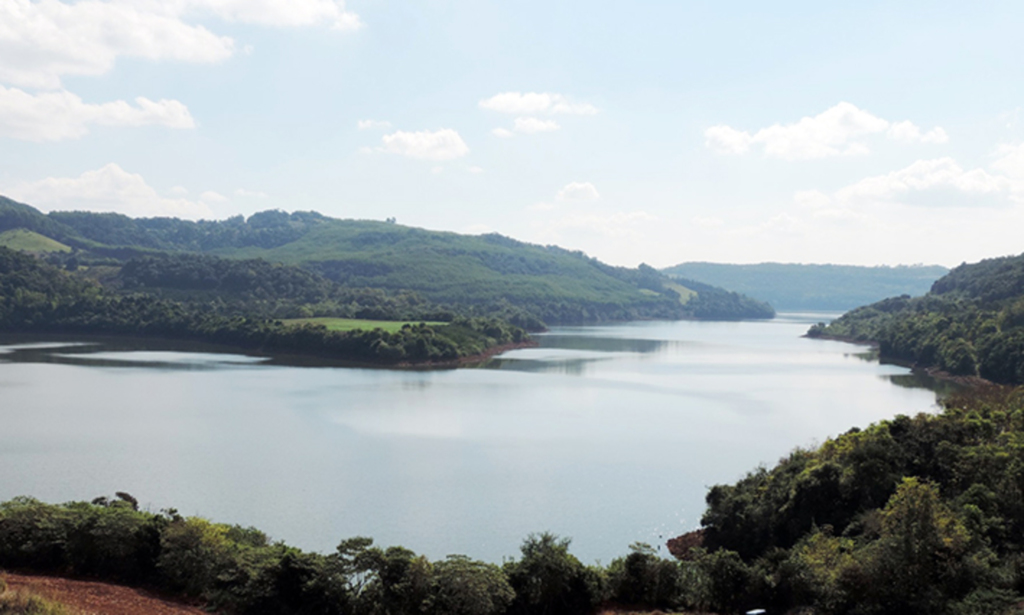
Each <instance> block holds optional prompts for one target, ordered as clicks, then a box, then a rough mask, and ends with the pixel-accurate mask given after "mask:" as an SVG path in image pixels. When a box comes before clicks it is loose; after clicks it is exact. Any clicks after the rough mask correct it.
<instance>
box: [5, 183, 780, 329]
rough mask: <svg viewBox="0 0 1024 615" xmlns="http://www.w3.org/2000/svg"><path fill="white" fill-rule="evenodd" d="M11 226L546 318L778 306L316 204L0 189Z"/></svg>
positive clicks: (125, 255)
mask: <svg viewBox="0 0 1024 615" xmlns="http://www.w3.org/2000/svg"><path fill="white" fill-rule="evenodd" d="M10 229H24V230H27V231H31V232H34V233H37V234H40V235H43V236H45V237H49V238H51V239H53V240H55V241H59V242H61V243H63V244H66V245H68V246H71V247H72V248H74V249H75V250H76V253H75V254H73V255H70V256H64V257H59V258H60V259H63V260H54V261H53V262H55V263H61V264H67V263H71V264H72V265H73V266H77V265H80V264H84V265H89V264H102V265H107V266H118V265H121V264H124V263H125V261H127V260H129V259H131V258H138V257H143V256H156V255H158V254H160V253H178V254H181V253H202V254H205V255H208V256H220V257H227V258H231V259H247V260H252V259H262V260H264V261H267V262H272V263H283V264H288V265H293V266H301V267H302V268H303V269H305V270H307V271H309V272H311V273H315V274H318V275H319V276H321V277H323V278H326V279H328V280H331V281H333V282H335V283H336V284H338V285H341V286H343V287H346V288H360V289H365V288H374V289H381V290H384V291H388V292H392V293H394V292H406V291H411V292H415V293H417V294H418V295H419V296H421V297H423V298H424V299H426V300H428V301H430V302H432V303H434V304H441V305H447V306H461V307H462V308H463V309H472V310H476V313H479V314H489V313H492V312H495V311H498V312H501V311H503V310H506V309H507V308H509V307H511V308H513V309H514V310H518V311H521V312H525V313H528V314H529V315H531V316H532V317H533V318H536V319H539V320H541V321H544V322H546V323H548V324H558V323H589V322H601V321H606V320H630V319H638V318H664V319H678V318H688V317H690V318H724V319H737V318H770V317H772V316H773V315H774V312H773V310H772V309H771V308H770V307H769V306H768V305H766V304H764V303H761V302H759V301H755V300H752V299H750V298H749V297H742V296H740V295H738V294H735V293H730V292H727V291H724V290H722V289H720V288H714V287H711V286H707V285H704V286H702V289H701V290H699V291H698V290H697V289H695V288H691V287H688V286H686V284H685V282H683V283H682V285H683V288H682V289H680V288H679V286H678V285H675V284H672V283H671V282H672V281H671V280H669V279H668V278H667V277H665V276H664V275H662V274H661V273H659V272H657V271H656V270H654V269H652V268H650V267H647V266H645V265H641V266H640V267H638V268H637V269H628V268H624V267H613V266H610V265H606V264H604V263H601V262H600V261H598V260H596V259H592V258H589V257H587V256H586V255H584V254H583V253H581V252H571V251H568V250H564V249H561V248H558V247H554V246H546V247H545V246H537V245H531V244H526V243H523V242H519V241H516V240H514V239H510V238H508V237H503V236H501V235H497V234H489V235H480V236H468V235H458V234H455V233H445V232H437V231H427V230H424V229H418V228H411V227H406V226H401V225H398V224H393V223H387V222H376V221H369V220H338V219H333V218H328V217H326V216H323V215H321V214H318V213H315V212H294V213H290V214H289V213H284V212H280V211H266V212H261V213H258V214H254V215H252V216H250V217H249V218H248V219H245V218H242V217H241V216H237V217H234V218H230V219H227V220H223V221H200V222H190V221H185V220H178V219H174V218H147V219H133V218H129V217H127V216H123V215H119V214H95V213H87V212H52V213H50V214H43V213H41V212H39V211H38V210H35V209H34V208H32V207H30V206H27V205H23V204H20V203H16V202H14V201H11V200H9V199H2V198H0V231H4V230H10ZM53 258H55V259H58V257H56V256H55V257H53ZM190 290H194V289H190ZM681 290H682V291H683V292H680V291H681ZM694 291H696V292H694ZM337 315H338V316H344V314H337Z"/></svg>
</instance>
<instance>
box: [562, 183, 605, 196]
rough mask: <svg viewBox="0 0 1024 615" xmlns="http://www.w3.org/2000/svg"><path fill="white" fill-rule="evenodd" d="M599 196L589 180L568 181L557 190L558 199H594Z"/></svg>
mask: <svg viewBox="0 0 1024 615" xmlns="http://www.w3.org/2000/svg"><path fill="white" fill-rule="evenodd" d="M599 198H601V195H600V194H599V193H598V192H597V188H595V187H594V184H592V183H590V182H570V183H568V184H566V185H565V187H564V188H562V189H561V190H559V191H558V200H559V201H596V200H597V199H599Z"/></svg>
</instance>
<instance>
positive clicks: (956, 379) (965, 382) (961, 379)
mask: <svg viewBox="0 0 1024 615" xmlns="http://www.w3.org/2000/svg"><path fill="white" fill-rule="evenodd" d="M800 337H805V338H807V339H812V340H828V341H833V342H846V343H847V344H856V345H858V346H867V347H869V348H872V349H875V350H877V349H878V348H879V344H878V342H876V341H873V340H861V339H855V338H852V337H849V336H844V335H808V334H806V333H805V334H803V335H801V336H800ZM882 361H885V362H886V363H888V364H890V365H899V366H902V367H906V368H908V369H910V371H911V372H912V373H923V374H925V375H927V376H929V377H931V378H935V379H936V380H941V381H943V382H952V383H953V384H957V385H960V386H962V387H968V388H986V387H999V386H1004V385H1001V384H998V383H995V382H992V381H991V380H988V379H986V378H982V377H981V376H957V375H955V374H951V373H949V372H947V371H945V370H942V369H939V368H938V367H935V366H934V365H931V366H929V365H920V364H918V363H913V362H910V361H904V360H902V359H894V358H891V357H883V356H881V355H879V362H882Z"/></svg>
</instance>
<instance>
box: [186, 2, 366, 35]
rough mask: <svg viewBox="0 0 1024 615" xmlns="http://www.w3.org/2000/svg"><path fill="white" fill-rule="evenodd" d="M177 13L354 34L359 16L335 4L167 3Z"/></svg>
mask: <svg viewBox="0 0 1024 615" xmlns="http://www.w3.org/2000/svg"><path fill="white" fill-rule="evenodd" d="M168 4H170V5H171V6H176V7H180V8H179V9H178V10H179V12H195V13H203V12H206V13H212V14H213V15H216V16H217V17H220V18H221V19H224V20H226V21H238V22H242V23H252V24H259V25H261V26H286V27H300V26H315V25H319V24H322V23H329V24H330V25H331V27H332V28H334V29H336V30H357V29H359V28H361V27H362V26H363V22H362V21H361V20H360V19H359V16H358V15H356V14H355V13H353V12H351V11H347V10H345V3H344V2H341V1H337V0H178V1H177V2H170V3H168Z"/></svg>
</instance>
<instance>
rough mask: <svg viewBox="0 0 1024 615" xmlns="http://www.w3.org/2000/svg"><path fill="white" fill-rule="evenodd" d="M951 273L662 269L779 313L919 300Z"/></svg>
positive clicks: (795, 267) (709, 266)
mask: <svg viewBox="0 0 1024 615" xmlns="http://www.w3.org/2000/svg"><path fill="white" fill-rule="evenodd" d="M948 271H949V270H948V269H946V268H945V267H940V266H938V265H931V266H925V265H913V266H906V265H900V266H896V267H857V266H853V265H801V264H786V263H759V264H756V265H732V264H724V263H704V262H693V263H682V264H679V265H675V266H673V267H668V268H666V269H662V272H663V273H665V274H667V275H669V276H670V277H673V278H686V279H690V280H698V281H700V282H704V283H706V284H713V285H715V286H721V287H724V288H728V289H730V290H733V291H736V292H740V293H744V294H747V295H750V296H752V297H757V298H758V299H761V300H764V301H767V302H768V303H770V304H771V305H772V307H774V308H775V309H777V310H783V311H789V312H794V311H845V310H850V309H853V308H855V307H857V306H860V305H866V304H868V303H874V302H875V301H879V300H880V299H884V298H886V297H895V296H899V295H910V296H914V297H916V296H920V295H923V294H925V293H926V292H928V290H929V288H931V285H932V283H933V282H935V280H937V279H939V277H941V276H943V275H945V274H946V273H947V272H948Z"/></svg>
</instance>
